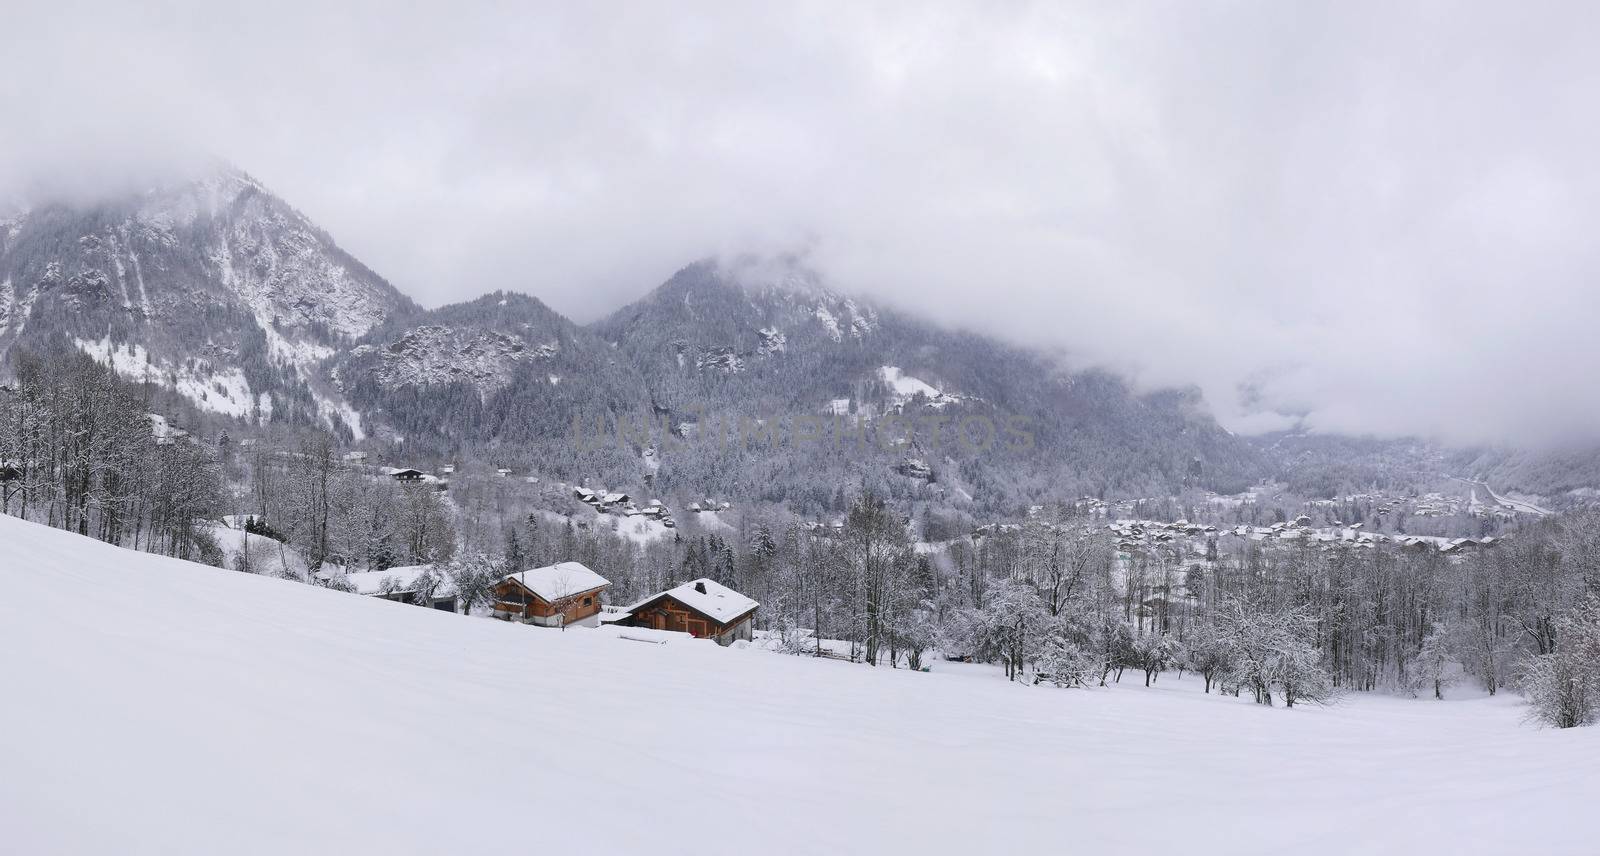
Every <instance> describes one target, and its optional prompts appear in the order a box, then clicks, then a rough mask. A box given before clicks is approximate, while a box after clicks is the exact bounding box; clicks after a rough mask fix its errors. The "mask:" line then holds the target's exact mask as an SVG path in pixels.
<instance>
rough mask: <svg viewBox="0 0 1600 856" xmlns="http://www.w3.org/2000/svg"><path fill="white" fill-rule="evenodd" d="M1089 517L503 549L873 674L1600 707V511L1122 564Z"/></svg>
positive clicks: (786, 522) (768, 523)
mask: <svg viewBox="0 0 1600 856" xmlns="http://www.w3.org/2000/svg"><path fill="white" fill-rule="evenodd" d="M1074 514H1075V510H1074V509H1073V507H1071V506H1060V507H1055V508H1051V509H1046V510H1043V511H1041V512H1040V513H1038V514H1035V515H1034V516H1032V517H1031V518H1030V519H1029V520H1028V521H1027V522H1026V523H1025V524H1024V525H1023V526H1022V527H1020V528H1019V529H1018V530H1016V531H1004V532H1000V533H997V534H994V535H990V536H987V537H982V538H974V539H961V540H957V541H955V542H954V543H952V544H951V545H949V546H948V548H947V549H946V550H944V551H942V552H937V553H929V552H926V548H924V549H921V550H919V549H918V545H916V544H914V543H913V542H911V541H910V539H909V537H908V535H907V526H906V522H907V521H906V519H905V518H904V517H902V516H900V515H899V513H898V512H896V511H895V510H894V509H893V506H892V505H890V504H888V503H886V502H885V501H884V500H883V498H882V497H880V496H878V495H876V494H873V493H871V492H865V493H862V494H861V495H858V496H856V497H855V498H854V500H853V503H852V506H851V509H850V511H849V513H848V515H847V517H846V519H845V522H844V526H843V527H842V528H841V529H837V530H826V529H825V530H813V529H812V528H808V527H807V526H805V525H803V524H801V523H800V522H799V521H798V520H795V519H794V518H792V517H788V516H787V515H782V514H781V513H776V512H775V513H774V514H772V515H771V516H770V519H765V520H763V519H762V518H761V516H760V515H753V516H752V517H751V518H748V519H746V520H743V521H741V523H740V524H739V528H738V531H737V532H729V531H718V532H699V533H695V532H682V531H680V533H679V534H678V535H676V536H675V537H674V538H671V539H663V540H661V541H658V542H654V543H651V544H647V545H645V546H642V547H636V546H634V545H632V544H630V543H628V542H627V541H625V540H623V539H619V538H615V537H611V536H609V535H608V534H607V533H606V532H605V530H604V529H603V527H597V528H595V529H594V530H583V529H581V528H574V527H573V526H572V525H571V524H567V525H561V524H559V523H555V522H552V521H550V520H548V519H546V518H544V517H537V516H536V517H534V518H531V519H530V520H529V521H527V522H526V524H524V525H522V526H519V527H517V528H516V529H514V530H513V531H512V532H511V533H510V534H509V536H508V539H507V543H508V547H507V548H506V550H505V551H504V552H505V554H506V555H509V556H511V557H512V564H517V565H520V566H532V565H537V564H547V563H549V562H553V561H558V560H562V559H569V558H572V559H577V560H579V561H583V562H584V563H586V564H589V565H591V566H592V567H595V568H597V569H600V570H601V571H602V573H604V574H605V575H606V576H607V577H608V578H610V579H612V580H613V582H614V585H613V589H612V592H611V594H612V596H613V601H614V602H619V603H623V602H627V601H629V600H631V599H633V598H635V597H642V596H644V595H646V594H649V593H651V592H654V591H659V590H661V589H662V588H665V587H668V586H671V585H675V584H677V583H681V582H683V581H686V580H689V579H694V578H696V577H710V578H712V579H715V580H717V581H718V582H722V583H724V584H726V585H729V586H731V587H733V588H735V589H737V590H739V591H742V592H745V593H747V594H749V595H751V596H752V597H755V598H756V599H757V600H760V601H761V602H762V604H763V606H762V611H761V613H760V614H759V615H760V623H761V625H762V627H763V628H764V629H768V630H770V631H772V632H773V635H774V636H775V638H776V639H777V640H778V643H777V644H779V645H780V646H781V647H784V648H785V649H787V650H790V651H792V652H794V653H798V654H807V655H813V656H838V657H843V658H848V659H851V660H854V661H858V662H863V663H868V664H873V665H881V666H890V667H909V668H921V667H923V666H925V665H927V657H928V655H929V654H930V652H934V651H938V652H940V653H941V654H942V655H944V656H947V657H953V658H962V659H969V658H970V659H972V660H976V661H979V662H987V663H993V664H998V665H1000V666H1002V667H1003V668H1004V669H1005V672H1006V674H1007V675H1008V676H1010V677H1012V678H1013V679H1015V680H1018V681H1029V682H1034V683H1045V682H1048V683H1052V684H1056V685H1059V686H1088V685H1101V684H1105V683H1108V682H1114V681H1117V680H1120V679H1121V678H1122V677H1123V675H1124V674H1125V673H1126V672H1128V671H1130V670H1131V671H1133V672H1135V673H1137V674H1140V675H1142V676H1143V679H1144V680H1145V681H1146V682H1151V681H1155V680H1158V679H1159V677H1160V676H1161V674H1163V673H1164V672H1168V671H1172V670H1183V671H1194V672H1196V673H1198V674H1199V675H1200V676H1201V677H1202V678H1203V680H1204V681H1205V683H1206V690H1207V691H1208V692H1210V691H1221V692H1226V693H1231V694H1237V695H1245V696H1247V697H1251V698H1253V699H1255V700H1256V701H1258V702H1260V703H1263V704H1275V703H1278V702H1280V701H1281V702H1283V703H1285V704H1290V705H1293V704H1296V703H1300V702H1303V701H1307V700H1323V699H1327V698H1330V697H1332V696H1333V695H1335V694H1337V693H1340V692H1368V691H1380V692H1395V693H1404V694H1413V695H1421V696H1438V697H1443V696H1444V694H1445V693H1446V692H1447V690H1448V689H1449V688H1450V687H1451V686H1452V685H1453V684H1456V683H1458V682H1463V681H1465V682H1470V683H1473V684H1476V685H1477V686H1478V687H1480V688H1481V689H1482V690H1483V691H1487V692H1488V693H1491V694H1494V693H1498V692H1500V691H1502V690H1506V689H1508V688H1510V689H1515V690H1520V691H1522V692H1524V693H1525V694H1527V695H1528V696H1529V697H1530V698H1531V699H1533V700H1534V701H1535V702H1536V704H1535V708H1534V712H1535V715H1536V716H1538V717H1539V718H1541V719H1542V720H1544V721H1547V722H1549V723H1551V724H1556V725H1574V724H1585V723H1587V722H1590V721H1593V719H1594V716H1595V712H1594V711H1595V706H1596V704H1600V657H1596V656H1594V653H1595V651H1596V650H1597V649H1596V646H1597V645H1600V606H1596V601H1595V598H1600V515H1596V514H1569V515H1562V516H1558V517H1555V518H1551V519H1548V520H1545V521H1542V522H1537V523H1530V524H1527V525H1525V526H1524V527H1523V528H1522V529H1521V531H1519V532H1517V533H1516V534H1515V535H1514V536H1513V537H1512V538H1509V539H1507V540H1504V541H1502V542H1501V543H1500V544H1499V545H1498V546H1496V547H1494V548H1493V549H1484V550H1482V551H1480V552H1477V553H1474V554H1470V555H1467V556H1465V557H1461V558H1458V559H1452V558H1451V557H1450V556H1449V554H1445V553H1440V552H1438V551H1437V550H1434V549H1431V548H1409V549H1407V548H1401V547H1397V546H1394V545H1378V546H1374V547H1364V546H1363V547H1356V546H1353V545H1346V544H1334V545H1327V544H1322V543H1318V542H1314V541H1311V540H1309V539H1306V540H1303V541H1300V542H1290V543H1273V542H1247V544H1246V546H1244V547H1242V548H1240V549H1238V550H1237V551H1234V552H1231V553H1230V552H1228V551H1225V550H1221V549H1219V548H1218V546H1217V545H1216V544H1215V543H1211V544H1208V545H1207V546H1206V548H1205V549H1204V550H1195V551H1193V552H1191V551H1190V549H1189V547H1187V546H1186V545H1183V544H1177V545H1173V546H1170V547H1159V548H1152V549H1151V551H1150V552H1149V553H1148V554H1146V555H1138V556H1126V555H1123V556H1119V555H1118V554H1116V553H1115V552H1114V549H1113V546H1112V544H1111V543H1110V541H1109V539H1108V538H1106V537H1105V534H1104V532H1103V531H1101V530H1100V529H1099V528H1098V527H1097V526H1096V525H1095V524H1094V523H1093V522H1092V521H1090V520H1089V519H1087V518H1083V517H1075V516H1074ZM601 519H602V520H603V519H604V518H601Z"/></svg>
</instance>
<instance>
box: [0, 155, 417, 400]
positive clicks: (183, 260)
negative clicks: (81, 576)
mask: <svg viewBox="0 0 1600 856" xmlns="http://www.w3.org/2000/svg"><path fill="white" fill-rule="evenodd" d="M414 311H415V307H414V305H413V304H412V303H411V301H410V300H409V299H408V298H406V297H405V296H404V295H402V294H400V292H398V291H397V290H395V288H394V287H393V286H391V285H390V284H389V283H388V282H386V281H385V280H384V279H383V278H382V277H380V276H378V275H377V274H375V273H373V272H372V271H371V270H369V269H368V268H367V267H366V266H365V265H363V264H361V263H360V262H358V261H356V260H355V259H354V258H352V257H351V256H350V255H349V254H347V253H345V252H344V251H343V250H341V249H340V248H339V247H338V245H337V244H335V243H334V242H333V240H332V239H331V238H330V237H329V236H328V235H327V234H326V233H324V232H323V231H322V230H321V229H319V228H317V227H316V226H315V225H314V224H313V223H312V222H311V221H310V220H308V219H307V218H306V217H305V216H304V215H303V214H301V213H300V212H298V211H296V210H295V209H294V208H292V207H291V206H289V205H288V204H287V203H285V202H284V201H283V200H281V199H279V198H277V197H276V196H274V195H272V194H271V193H270V192H269V191H267V190H266V189H265V188H263V187H262V186H261V184H260V183H259V182H257V181H256V180H255V179H253V178H251V177H250V176H249V175H247V174H245V173H244V172H242V171H240V170H237V169H234V168H231V167H226V166H218V167H215V168H213V169H210V170H208V171H205V172H203V173H201V174H199V175H196V176H194V177H192V178H189V179H187V180H183V181H177V182H173V183H169V184H165V185H161V186H158V187H154V188H151V189H149V190H147V191H144V192H142V193H136V194H131V195H125V196H120V197H115V198H108V199H102V200H99V201H96V202H93V203H88V204H84V203H75V204H66V203H59V202H58V203H46V204H40V205H35V206H33V207H31V208H28V209H26V210H23V211H21V212H19V213H16V214H13V215H10V216H8V217H7V218H6V219H5V220H4V221H3V222H0V352H4V351H5V350H7V349H9V348H10V347H11V346H13V345H15V344H17V343H19V342H20V343H30V342H31V343H34V344H35V345H36V346H42V344H43V343H44V342H45V341H47V340H48V339H50V338H52V337H55V336H60V337H63V338H64V339H65V340H66V341H68V342H71V343H75V344H77V345H78V346H79V347H81V348H83V349H84V350H86V351H89V352H90V353H93V354H96V355H97V356H98V357H100V358H102V359H104V360H105V361H107V362H110V363H112V364H113V365H115V366H116V367H117V369H118V371H119V372H121V373H123V374H125V375H129V376H132V377H135V378H137V379H141V380H146V379H147V380H151V381H153V382H155V383H157V384H159V385H162V386H165V387H168V388H170V389H173V390H176V391H177V392H179V393H180V394H182V395H183V396H184V397H186V398H188V399H189V400H190V401H191V402H192V403H193V404H194V405H196V406H197V407H199V408H200V409H202V410H206V411H211V412H215V413H220V414H224V415H229V416H241V417H246V418H250V419H255V420H263V419H274V418H275V419H280V420H287V421H294V422H303V423H311V422H315V421H321V422H324V423H326V424H339V425H344V426H345V427H347V428H351V429H355V430H357V431H359V426H357V425H351V424H348V423H349V422H351V421H353V420H352V419H351V416H350V412H349V410H348V408H347V407H345V406H344V404H343V403H342V402H341V401H339V400H338V399H337V396H335V395H333V394H332V393H331V391H330V390H328V389H326V388H325V386H324V385H323V384H321V383H320V382H319V379H318V374H317V372H316V371H315V367H316V365H317V364H318V363H319V362H320V361H321V360H324V359H326V358H327V357H330V356H332V355H333V354H335V353H336V352H339V351H340V350H342V349H344V348H346V347H347V346H348V343H349V342H350V340H352V339H353V338H354V337H357V336H360V335H362V334H364V333H366V332H367V331H369V330H371V329H372V328H374V327H376V326H377V325H379V324H380V323H382V322H384V321H385V320H386V319H388V318H391V317H394V316H396V315H399V314H406V313H411V312H414Z"/></svg>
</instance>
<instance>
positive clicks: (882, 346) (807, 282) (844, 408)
mask: <svg viewBox="0 0 1600 856" xmlns="http://www.w3.org/2000/svg"><path fill="white" fill-rule="evenodd" d="M593 329H594V330H595V332H596V333H598V334H599V335H600V336H601V337H602V338H604V339H606V340H607V341H608V342H611V343H613V344H614V345H615V346H616V347H617V349H618V350H619V351H620V352H621V353H623V354H626V355H627V356H628V357H629V360H630V361H631V362H632V364H633V365H635V366H636V367H637V368H638V370H639V372H640V374H641V375H642V376H643V377H644V379H645V382H646V383H647V384H648V385H649V388H650V393H651V396H652V400H653V401H654V402H655V404H656V406H657V408H658V409H660V410H663V411H666V412H669V413H670V414H671V418H672V419H673V421H674V423H675V424H678V425H683V424H694V423H698V422H712V421H715V420H718V419H721V420H724V421H726V420H729V419H732V418H736V417H739V418H742V417H745V416H750V417H756V418H761V419H766V420H777V421H784V420H790V421H791V422H792V420H793V418H794V417H796V416H800V415H815V414H821V415H824V416H827V417H837V418H848V419H852V420H860V419H864V420H867V421H871V422H876V423H877V424H880V425H881V424H885V422H884V420H885V419H886V417H888V416H890V415H893V416H895V417H896V418H898V419H899V420H901V422H902V423H904V424H914V425H916V426H918V427H917V430H916V431H914V432H913V436H912V437H911V438H910V439H909V441H908V442H907V443H905V444H903V445H902V446H900V447H896V448H892V449H883V448H879V449H877V450H874V451H873V452H870V453H866V454H864V455H862V456H860V457H857V458H855V459H848V458H847V459H846V460H842V461H841V460H840V459H839V458H838V457H837V456H834V457H832V458H830V457H828V456H818V455H814V454H813V455H802V456H799V457H796V458H793V459H790V460H788V461H786V462H784V465H785V466H787V467H788V468H789V470H790V472H791V473H792V475H793V476H794V477H795V478H802V477H803V476H802V475H801V474H802V473H805V472H808V471H816V470H819V469H821V470H823V471H826V470H827V469H828V468H829V467H832V466H834V465H836V464H837V465H841V466H840V469H838V470H836V471H835V472H833V473H832V474H831V476H830V477H834V478H844V479H846V480H854V479H855V478H858V477H859V475H858V474H854V472H853V471H854V470H856V469H857V468H858V467H857V466H856V465H858V464H860V463H861V461H862V459H863V458H864V459H870V460H871V461H872V463H871V466H870V471H873V472H881V471H885V470H888V471H892V472H897V473H900V474H901V475H905V476H906V477H907V478H910V479H912V480H913V481H915V480H917V479H922V480H925V481H926V480H930V479H929V478H928V476H930V475H931V480H932V481H934V482H936V483H947V484H949V485H950V488H951V490H952V491H956V492H968V490H967V488H966V487H958V485H959V484H960V483H961V482H963V481H968V482H976V483H978V484H979V486H981V487H983V488H984V489H985V490H987V491H990V492H991V493H992V492H994V491H1007V490H1010V489H1012V488H1013V487H1022V486H1024V485H1027V486H1028V487H1029V488H1030V489H1031V488H1032V487H1033V486H1034V484H1033V483H1035V482H1038V483H1044V482H1053V483H1054V484H1056V485H1057V486H1066V485H1070V486H1071V489H1073V490H1077V491H1081V492H1091V493H1092V492H1099V491H1101V490H1110V491H1112V492H1116V491H1125V490H1139V489H1153V488H1157V487H1166V486H1172V485H1176V484H1179V483H1182V482H1184V481H1189V482H1191V483H1200V484H1208V485H1216V486H1218V487H1224V488H1234V489H1237V487H1242V486H1243V485H1245V484H1248V483H1249V482H1250V481H1251V480H1253V479H1254V478H1255V477H1257V476H1258V475H1260V474H1261V468H1260V466H1259V464H1260V459H1259V458H1258V456H1257V454H1256V452H1255V450H1254V449H1253V448H1252V447H1251V446H1250V445H1249V444H1248V443H1247V442H1246V441H1244V440H1242V439H1240V438H1237V437H1234V436H1233V435H1231V434H1229V433H1228V432H1227V431H1224V430H1223V429H1222V428H1221V427H1220V426H1218V425H1217V423H1216V422H1215V420H1214V419H1213V418H1212V417H1211V415H1210V414H1209V412H1208V411H1207V410H1206V408H1205V406H1204V403H1203V402H1202V401H1201V400H1200V398H1199V395H1198V393H1197V392H1194V391H1186V390H1169V391H1163V392H1158V393H1140V392H1138V391H1136V390H1134V389H1133V388H1131V387H1130V385H1129V384H1127V383H1126V382H1125V381H1124V380H1122V379H1121V378H1118V377H1116V376H1114V375H1111V374H1108V373H1105V372H1101V371H1092V370H1089V371H1083V370H1072V369H1071V368H1070V367H1068V366H1064V365H1063V364H1061V363H1060V362H1059V361H1058V360H1056V359H1054V358H1053V357H1051V356H1049V355H1046V354H1042V353H1040V352H1037V351H1034V350H1030V349H1027V348H1020V347H1015V346H1012V345H1009V344H1007V343H1005V342H1002V341H999V340H997V339H994V338H992V337H989V336H984V335H979V334H975V333H971V332H966V331H960V330H950V329H945V328H941V327H939V326H936V325H934V324H931V323H928V322H925V321H923V320H921V319H920V318H917V317H915V316H913V315H910V314H908V313H905V312H902V311H898V310H896V309H893V308H891V307H887V306H881V305H877V304H874V303H873V302H871V301H868V300H865V299H862V298H859V297H851V296H849V295H845V294H841V293H838V292H835V291H834V290H832V289H831V288H829V287H827V286H826V285H824V284H823V283H822V282H821V280H820V278H819V277H818V276H817V275H816V274H815V273H814V272H813V271H810V270H808V269H806V268H805V267H804V266H803V265H801V264H798V263H796V262H793V261H790V262H783V263H775V262H771V261H768V262H765V263H762V264H740V263H718V262H714V261H705V262H700V263H697V264H694V265H690V266H689V267H686V268H684V269H683V270H682V271H679V272H678V274H677V275H675V276H674V277H673V278H672V279H671V280H669V281H668V282H667V283H665V284H664V285H662V286H661V287H659V288H657V289H656V290H654V291H653V292H651V293H650V294H649V295H647V296H646V297H645V298H643V299H642V300H640V301H638V302H636V303H634V304H632V305H630V306H628V307H625V308H623V309H621V310H619V311H618V312H616V313H614V314H613V315H611V316H610V317H608V318H606V319H604V320H602V321H600V322H598V323H597V324H595V325H594V327H593ZM852 424H853V423H852ZM990 425H993V426H996V427H997V429H998V431H999V433H1000V434H1001V435H1002V438H1003V439H1002V441H1000V442H991V443H985V442H984V441H986V440H987V436H986V432H987V431H988V426H990ZM695 427H696V428H697V429H698V428H699V427H702V426H699V425H698V424H696V425H695ZM1013 430H1014V431H1017V432H1025V433H1026V434H1027V435H1028V436H1029V437H1031V442H1029V443H1026V444H1018V443H1009V442H1004V439H1011V438H1013V436H1014V435H1013V434H1012V433H1011V432H1012V431H1013ZM958 431H965V432H966V434H965V435H958V434H957V432H958ZM963 436H965V438H966V440H965V441H964V440H963ZM963 445H965V446H968V447H970V448H966V449H965V450H963V449H962V446H963ZM979 446H982V448H977V447H979ZM1024 446H1025V447H1024ZM728 463H729V462H727V461H719V462H718V463H717V466H720V467H724V468H726V466H727V465H728ZM757 469H760V470H762V471H763V472H767V473H769V474H770V470H771V467H770V464H763V465H762V466H761V467H759V468H757ZM927 469H931V470H932V473H926V470H927ZM941 471H942V472H941ZM908 473H910V474H912V475H907V474H908ZM707 477H709V474H707ZM785 477H788V476H785ZM764 478H767V476H757V475H755V474H754V473H752V475H751V476H750V483H754V482H757V481H759V480H761V479H764ZM748 486H749V484H748V483H747V484H746V485H743V486H741V485H737V484H732V485H723V486H721V487H723V488H724V489H730V490H733V491H735V492H737V491H738V489H739V488H740V487H746V488H748ZM919 490H920V489H919ZM924 492H925V491H924ZM934 492H935V493H937V491H934ZM1019 495H1020V493H1019Z"/></svg>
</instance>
